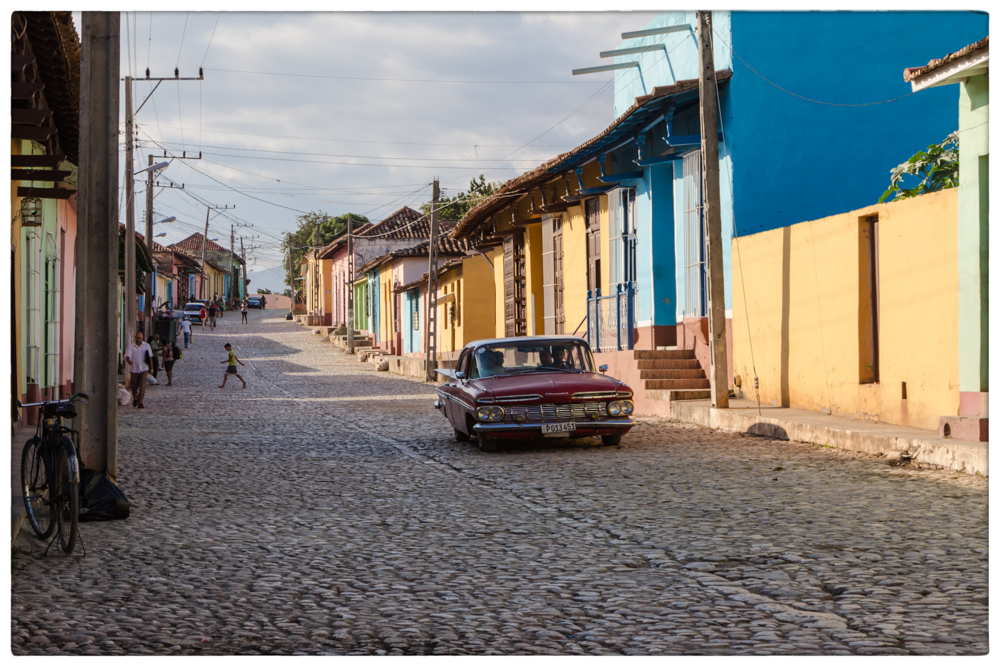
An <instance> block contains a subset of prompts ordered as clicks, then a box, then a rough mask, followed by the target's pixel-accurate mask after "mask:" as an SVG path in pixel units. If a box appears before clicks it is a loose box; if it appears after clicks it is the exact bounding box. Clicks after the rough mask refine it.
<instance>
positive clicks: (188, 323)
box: [181, 317, 191, 349]
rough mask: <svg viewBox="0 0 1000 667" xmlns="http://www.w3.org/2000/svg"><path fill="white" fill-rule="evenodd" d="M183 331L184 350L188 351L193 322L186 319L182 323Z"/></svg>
mask: <svg viewBox="0 0 1000 667" xmlns="http://www.w3.org/2000/svg"><path fill="white" fill-rule="evenodd" d="M181 331H183V332H184V348H185V349H187V346H188V344H189V343H190V342H191V320H189V319H188V318H186V317H185V318H184V321H183V322H181Z"/></svg>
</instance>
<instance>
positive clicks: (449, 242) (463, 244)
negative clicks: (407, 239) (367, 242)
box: [358, 236, 472, 273]
mask: <svg viewBox="0 0 1000 667" xmlns="http://www.w3.org/2000/svg"><path fill="white" fill-rule="evenodd" d="M429 246H430V241H424V242H422V243H418V244H417V245H415V246H410V247H409V248H403V249H401V250H393V251H392V252H387V253H385V254H384V255H379V256H378V257H375V258H373V259H371V260H369V261H368V262H366V263H365V265H364V266H362V267H361V268H359V269H358V272H359V273H365V272H367V271H371V270H372V269H374V268H375V267H376V266H381V265H382V264H384V263H386V262H388V261H391V260H393V259H396V258H399V257H427V254H428V253H427V248H428V247H429ZM437 247H438V257H455V256H458V257H462V256H463V255H465V251H466V250H468V249H469V248H471V247H472V245H471V243H470V242H469V241H468V239H453V238H451V237H450V236H439V237H438V242H437Z"/></svg>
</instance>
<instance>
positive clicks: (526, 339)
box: [465, 336, 587, 347]
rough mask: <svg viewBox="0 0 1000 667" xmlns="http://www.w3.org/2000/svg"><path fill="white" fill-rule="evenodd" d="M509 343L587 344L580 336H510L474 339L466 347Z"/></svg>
mask: <svg viewBox="0 0 1000 667" xmlns="http://www.w3.org/2000/svg"><path fill="white" fill-rule="evenodd" d="M507 343H521V344H526V345H531V344H532V343H539V344H544V343H583V344H584V345H586V344H587V340H586V339H585V338H580V337H579V336H513V337H510V338H483V339H480V340H474V341H472V342H471V343H469V344H468V345H466V346H465V347H479V346H480V345H499V344H507Z"/></svg>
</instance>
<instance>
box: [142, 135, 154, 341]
mask: <svg viewBox="0 0 1000 667" xmlns="http://www.w3.org/2000/svg"><path fill="white" fill-rule="evenodd" d="M152 166H153V156H152V155H150V156H149V167H152ZM153 173H154V170H153V169H151V168H150V169H149V171H148V172H147V174H146V252H147V254H148V255H149V261H150V262H152V261H153ZM153 269H154V270H155V269H156V264H155V263H154V264H153ZM153 289H154V285H153V271H150V272H148V273H147V274H146V295H145V298H144V299H143V304H144V305H145V306H146V307H145V308H144V309H143V325H144V327H145V329H146V340H147V341H148V340H149V338H150V337H151V336H152V335H153V305H154V304H153Z"/></svg>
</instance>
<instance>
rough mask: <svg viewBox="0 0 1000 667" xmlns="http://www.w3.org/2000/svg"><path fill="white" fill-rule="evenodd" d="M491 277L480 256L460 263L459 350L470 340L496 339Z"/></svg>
mask: <svg viewBox="0 0 1000 667" xmlns="http://www.w3.org/2000/svg"><path fill="white" fill-rule="evenodd" d="M501 263H502V260H501ZM501 268H503V267H501ZM495 273H496V272H495V269H494V268H491V267H490V265H489V262H487V258H484V257H483V256H482V255H477V256H476V257H469V258H466V259H464V260H462V282H463V284H462V308H461V314H462V327H463V330H462V338H461V340H462V344H461V346H462V347H464V346H465V345H468V344H469V343H471V342H472V341H474V340H479V339H481V338H493V337H495V336H496V317H497V308H496V303H497V298H496V282H495V280H494V276H495ZM500 275H501V277H502V276H503V273H501V274H500ZM501 294H502V292H501ZM500 305H501V306H502V305H503V303H502V300H501V304H500Z"/></svg>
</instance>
